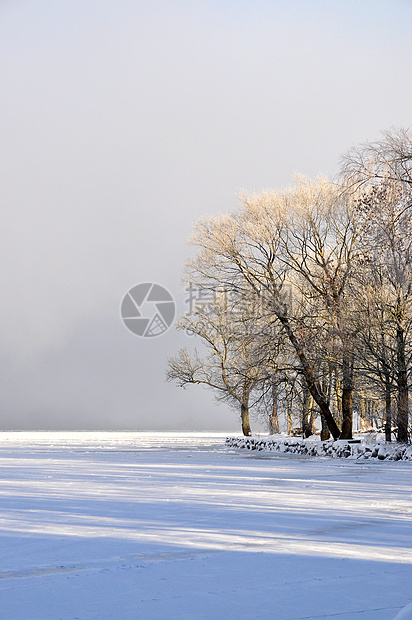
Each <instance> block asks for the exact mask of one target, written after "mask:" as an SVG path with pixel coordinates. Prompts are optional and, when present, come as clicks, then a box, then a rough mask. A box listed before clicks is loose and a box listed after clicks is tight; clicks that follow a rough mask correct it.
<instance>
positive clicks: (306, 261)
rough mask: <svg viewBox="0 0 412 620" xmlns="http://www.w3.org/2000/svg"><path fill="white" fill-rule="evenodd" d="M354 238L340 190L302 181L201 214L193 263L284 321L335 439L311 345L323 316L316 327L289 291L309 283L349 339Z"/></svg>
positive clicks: (205, 276) (349, 385) (206, 277)
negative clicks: (221, 212) (235, 207)
mask: <svg viewBox="0 0 412 620" xmlns="http://www.w3.org/2000/svg"><path fill="white" fill-rule="evenodd" d="M342 225H343V228H342ZM355 240H356V230H355V229H354V226H353V221H352V220H351V218H350V210H349V209H347V208H346V204H344V205H342V198H341V196H340V195H339V192H338V191H337V189H336V188H335V187H334V186H333V185H332V184H331V183H329V182H327V181H325V180H320V181H318V182H316V183H311V182H310V181H307V180H300V181H299V182H298V184H297V187H296V188H294V189H291V190H286V191H284V192H272V193H264V194H260V195H258V196H250V197H246V198H244V199H243V204H242V209H241V210H240V211H238V212H235V213H232V214H230V215H227V216H224V217H221V218H215V219H209V220H202V221H200V222H199V223H198V225H197V230H196V234H195V237H194V243H195V244H196V245H197V246H198V247H199V248H200V249H199V253H198V255H197V257H196V258H195V259H193V261H192V267H193V268H194V269H195V270H196V272H197V273H199V274H201V277H202V278H203V279H204V281H206V282H209V283H210V285H211V286H212V285H213V284H216V283H218V284H219V285H221V286H223V287H225V288H226V289H233V290H236V291H237V292H238V294H240V295H250V294H253V295H254V296H255V297H256V298H258V299H260V300H261V302H262V305H263V306H264V308H265V312H266V313H267V314H268V315H269V314H271V315H272V316H273V317H275V318H276V320H277V321H278V322H279V323H280V325H281V326H282V329H283V331H284V333H285V334H286V335H287V338H288V339H289V342H290V344H291V345H292V348H293V350H294V353H295V355H296V357H297V358H298V361H299V365H300V371H301V373H302V375H303V376H304V378H305V381H306V384H307V387H308V389H309V392H310V394H311V395H312V397H313V399H314V400H315V402H316V403H317V405H318V406H319V408H320V411H321V412H322V414H323V416H324V419H325V420H326V423H327V425H328V427H329V429H330V432H331V433H332V435H333V437H335V438H338V437H339V436H340V435H341V431H340V429H339V427H338V426H337V424H336V421H335V420H334V417H333V415H332V413H331V410H330V406H329V401H328V397H327V395H326V394H325V393H324V392H323V390H322V387H321V383H320V381H319V380H318V378H317V375H316V368H315V365H314V364H313V362H312V360H311V357H310V346H308V341H309V340H310V339H311V338H313V337H314V329H318V325H319V323H322V321H320V322H319V321H318V324H317V326H315V327H313V325H312V329H311V330H309V329H308V317H307V315H305V310H303V308H302V305H301V307H300V308H298V307H297V306H298V304H297V303H296V302H293V301H292V302H291V296H290V291H291V288H292V289H294V290H295V293H297V296H298V297H299V296H300V293H301V292H302V286H303V282H304V286H306V288H307V287H309V288H310V296H312V297H313V298H316V301H317V303H318V305H319V304H323V319H322V320H323V321H329V322H330V324H331V325H332V324H333V327H334V329H335V330H337V333H338V334H339V335H340V337H341V339H342V342H343V341H344V335H345V332H344V309H343V301H342V300H343V297H344V296H343V292H344V290H345V283H346V280H347V278H348V276H349V273H350V267H351V256H352V252H353V248H354V243H355ZM322 328H323V326H322ZM309 344H310V342H309ZM348 346H349V343H348ZM344 353H347V359H346V358H345V357H344V354H342V359H343V360H344V363H346V367H349V378H348V380H347V392H348V394H349V395H350V396H351V394H352V390H353V383H352V382H351V381H352V374H351V372H352V365H351V364H352V362H351V359H350V352H349V353H348V350H347V349H346V350H344ZM344 363H343V364H342V366H343V367H345V364H344ZM347 412H348V413H347V416H346V417H345V426H344V436H348V437H350V436H351V435H350V434H351V430H352V429H351V402H349V404H348V406H347Z"/></svg>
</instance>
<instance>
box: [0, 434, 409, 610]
mask: <svg viewBox="0 0 412 620" xmlns="http://www.w3.org/2000/svg"><path fill="white" fill-rule="evenodd" d="M224 440H225V435H223V434H205V433H203V434H192V433H179V434H176V433H164V434H159V433H157V434H156V433H0V535H1V541H0V618H4V619H7V620H10V619H24V620H26V619H34V618H36V619H44V620H47V619H51V618H53V619H55V618H64V619H66V618H73V619H74V618H82V619H91V618H96V619H97V618H98V619H105V618H107V619H109V618H116V619H118V618H122V619H127V618H139V619H146V618H147V619H155V618H156V619H163V618H165V619H169V618H173V619H175V618H176V619H189V618H190V619H192V618H193V619H195V618H196V619H197V618H200V619H207V618H213V619H215V618H225V619H230V618H236V619H237V618H242V619H243V618H250V619H251V618H259V619H261V618H262V619H266V618H268V619H269V618H271V619H275V620H286V619H288V620H292V619H294V620H295V619H303V618H337V619H338V620H341V619H351V618H353V619H355V618H356V619H358V618H359V619H370V620H381V619H393V618H395V617H396V616H397V614H398V613H399V616H398V617H399V618H400V617H402V618H403V617H404V615H401V614H405V613H409V610H410V607H408V606H410V605H411V603H412V587H411V584H412V571H411V564H412V549H411V534H412V524H411V514H412V499H411V490H412V468H411V464H410V463H405V462H386V461H383V462H381V461H367V462H363V463H360V462H358V461H347V460H322V459H314V458H307V457H299V456H294V455H279V454H276V453H259V454H256V453H255V452H253V453H250V452H244V453H239V452H238V451H236V450H232V449H230V448H227V447H225V445H224ZM401 610H403V611H401ZM405 617H409V616H405Z"/></svg>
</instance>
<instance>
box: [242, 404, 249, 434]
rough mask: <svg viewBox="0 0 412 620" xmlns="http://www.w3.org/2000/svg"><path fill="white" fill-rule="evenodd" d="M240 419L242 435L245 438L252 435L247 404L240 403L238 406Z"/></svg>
mask: <svg viewBox="0 0 412 620" xmlns="http://www.w3.org/2000/svg"><path fill="white" fill-rule="evenodd" d="M240 417H241V419H242V433H243V434H244V435H245V436H246V437H250V436H251V434H252V431H251V430H250V422H249V406H248V404H247V403H242V404H241V405H240Z"/></svg>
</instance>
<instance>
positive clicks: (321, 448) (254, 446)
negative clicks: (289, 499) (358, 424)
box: [226, 435, 412, 461]
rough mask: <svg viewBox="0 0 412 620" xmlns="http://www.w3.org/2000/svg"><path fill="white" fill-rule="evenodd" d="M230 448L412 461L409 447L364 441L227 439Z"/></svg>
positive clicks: (411, 449)
mask: <svg viewBox="0 0 412 620" xmlns="http://www.w3.org/2000/svg"><path fill="white" fill-rule="evenodd" d="M226 445H227V446H228V447H230V448H243V449H246V450H257V451H265V452H279V453H283V454H285V453H290V454H304V455H307V456H329V457H334V458H348V459H378V460H380V461H412V445H410V444H408V445H405V444H399V443H386V442H384V441H380V442H377V443H374V444H369V443H366V442H365V441H363V440H346V439H338V440H337V441H333V440H328V441H319V440H314V439H311V438H310V437H309V438H308V439H301V438H297V437H281V436H279V435H271V436H269V437H227V438H226Z"/></svg>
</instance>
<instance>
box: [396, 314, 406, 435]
mask: <svg viewBox="0 0 412 620" xmlns="http://www.w3.org/2000/svg"><path fill="white" fill-rule="evenodd" d="M396 349H397V351H396V353H397V366H398V368H397V384H398V385H397V387H398V411H397V420H396V422H397V425H398V441H399V442H400V443H408V409H409V402H408V401H409V392H408V375H407V369H406V359H405V334H404V331H403V329H402V328H401V327H400V326H398V328H397V330H396Z"/></svg>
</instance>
